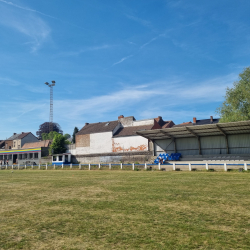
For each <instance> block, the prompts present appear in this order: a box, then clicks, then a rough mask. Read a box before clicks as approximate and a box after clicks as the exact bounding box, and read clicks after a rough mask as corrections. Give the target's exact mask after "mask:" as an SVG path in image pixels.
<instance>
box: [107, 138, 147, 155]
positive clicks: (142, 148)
mask: <svg viewBox="0 0 250 250" xmlns="http://www.w3.org/2000/svg"><path fill="white" fill-rule="evenodd" d="M147 149H148V146H147V145H145V144H142V145H139V146H138V147H132V146H131V147H129V148H124V147H122V146H121V145H120V143H115V142H114V139H112V152H131V151H146V150H147Z"/></svg>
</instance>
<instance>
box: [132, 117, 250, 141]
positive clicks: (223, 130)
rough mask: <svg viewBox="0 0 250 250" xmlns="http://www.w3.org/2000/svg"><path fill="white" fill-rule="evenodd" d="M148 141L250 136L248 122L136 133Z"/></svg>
mask: <svg viewBox="0 0 250 250" xmlns="http://www.w3.org/2000/svg"><path fill="white" fill-rule="evenodd" d="M136 133H137V134H138V135H140V136H143V137H145V138H147V139H150V140H157V139H175V138H188V137H202V136H216V135H224V136H226V135H236V134H250V121H241V122H228V123H218V124H206V125H197V126H192V125H191V126H189V125H187V126H182V127H172V128H164V129H154V130H144V131H138V132H136Z"/></svg>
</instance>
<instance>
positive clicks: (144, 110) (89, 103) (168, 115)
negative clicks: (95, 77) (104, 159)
mask: <svg viewBox="0 0 250 250" xmlns="http://www.w3.org/2000/svg"><path fill="white" fill-rule="evenodd" d="M237 77H238V76H237V75H236V74H230V75H226V76H221V77H217V78H214V79H209V80H205V81H200V82H193V83H192V82H187V81H186V80H184V79H181V78H179V79H177V80H176V79H175V80H161V81H154V82H148V83H142V84H140V85H137V86H124V87H122V88H121V89H120V90H118V91H114V92H111V93H110V92H109V93H107V94H104V95H99V96H94V97H90V98H85V99H77V100H75V99H73V100H72V99H55V100H54V121H55V122H58V123H59V124H61V125H63V126H62V127H63V130H64V132H69V133H71V132H72V131H71V130H73V128H74V127H75V126H79V127H81V126H83V124H84V123H85V122H98V121H107V120H115V119H116V118H117V116H118V115H120V114H121V113H123V112H124V111H125V112H127V113H128V112H131V113H129V114H128V115H134V116H135V117H136V118H138V119H144V118H152V117H156V116H158V115H162V116H164V119H172V120H173V121H175V122H176V121H177V122H178V121H179V122H184V121H189V120H190V119H192V117H193V116H197V117H201V118H203V117H208V116H209V115H215V114H214V111H215V108H211V106H212V107H214V105H218V103H220V102H221V101H223V96H224V94H225V89H226V87H227V86H229V87H231V86H232V83H233V82H234V81H235V80H237ZM201 105H203V106H204V107H206V108H204V110H203V111H198V110H199V109H198V108H197V109H196V108H195V107H196V106H197V107H198V106H201ZM6 108H8V115H6V113H5V112H4V110H6ZM93 114H94V116H93ZM124 115H126V114H125V113H124ZM0 117H4V119H5V124H6V123H7V124H13V125H11V126H13V131H17V129H18V130H19V129H21V128H20V126H23V127H24V128H22V130H25V131H26V130H31V128H33V129H32V131H33V132H35V131H36V130H37V129H38V126H39V125H40V124H41V123H43V122H45V121H47V120H48V118H49V101H48V100H47V99H46V100H38V101H35V102H34V100H33V101H27V100H26V101H25V100H23V99H22V100H16V101H15V102H5V103H0ZM65 117H67V119H65ZM180 119H181V120H180ZM27 120H28V121H29V122H28V125H27ZM25 123H26V124H25ZM17 124H18V127H17V126H16V125H17ZM31 124H34V126H33V125H32V126H31ZM15 126H16V128H14V127H15ZM25 126H26V127H25ZM27 126H28V127H27ZM25 128H26V129H25ZM1 129H2V130H3V131H4V130H5V128H4V127H3V125H2V124H0V131H1Z"/></svg>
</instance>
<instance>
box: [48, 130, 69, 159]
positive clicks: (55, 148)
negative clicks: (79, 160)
mask: <svg viewBox="0 0 250 250" xmlns="http://www.w3.org/2000/svg"><path fill="white" fill-rule="evenodd" d="M65 144H66V138H65V137H64V136H63V135H62V134H59V133H57V135H55V137H54V139H53V142H52V143H51V145H50V154H62V153H65V152H66V150H67V149H66V147H65Z"/></svg>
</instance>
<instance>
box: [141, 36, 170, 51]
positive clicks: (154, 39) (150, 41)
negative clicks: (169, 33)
mask: <svg viewBox="0 0 250 250" xmlns="http://www.w3.org/2000/svg"><path fill="white" fill-rule="evenodd" d="M163 36H165V34H160V35H158V36H156V37H154V38H152V39H151V40H149V41H148V42H146V43H144V44H143V45H142V46H141V47H140V49H143V48H144V47H146V46H148V45H149V44H150V43H152V42H154V41H156V40H157V39H159V38H160V37H163Z"/></svg>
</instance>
